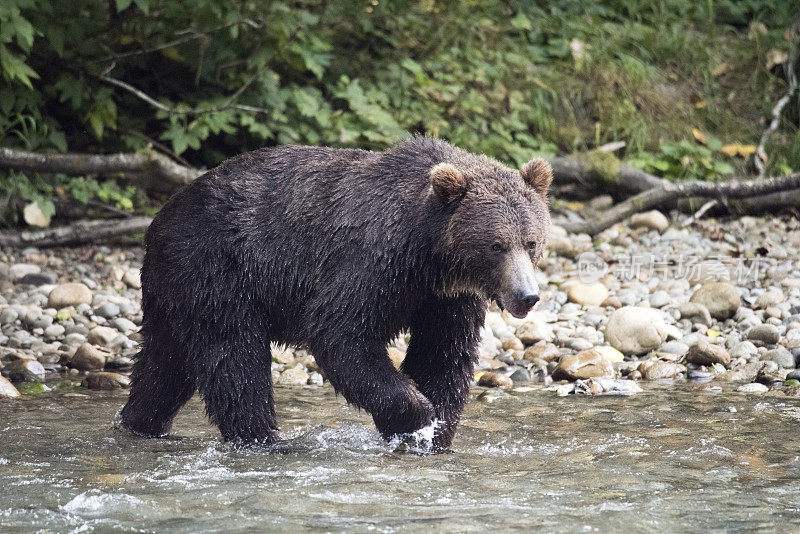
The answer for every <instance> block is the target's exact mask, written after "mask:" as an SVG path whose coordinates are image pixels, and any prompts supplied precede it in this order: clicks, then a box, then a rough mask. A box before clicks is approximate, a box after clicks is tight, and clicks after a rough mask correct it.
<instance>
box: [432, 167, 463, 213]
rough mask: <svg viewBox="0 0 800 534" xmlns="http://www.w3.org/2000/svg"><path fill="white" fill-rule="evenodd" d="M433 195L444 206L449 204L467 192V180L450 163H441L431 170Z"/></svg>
mask: <svg viewBox="0 0 800 534" xmlns="http://www.w3.org/2000/svg"><path fill="white" fill-rule="evenodd" d="M431 186H432V187H433V194H434V195H436V198H437V199H439V201H440V202H441V203H442V204H449V203H451V202H452V201H454V200H456V199H457V198H459V197H461V196H463V195H464V193H466V192H467V179H466V178H464V175H463V174H462V173H461V171H459V170H458V169H456V168H455V167H454V166H453V165H451V164H449V163H439V164H438V165H436V166H435V167H433V168H432V169H431Z"/></svg>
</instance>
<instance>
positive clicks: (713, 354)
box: [686, 343, 731, 365]
mask: <svg viewBox="0 0 800 534" xmlns="http://www.w3.org/2000/svg"><path fill="white" fill-rule="evenodd" d="M686 361H687V362H689V363H694V364H697V365H714V364H716V363H719V364H722V365H729V364H730V363H731V355H730V354H729V353H728V351H727V350H725V347H722V346H720V345H714V344H711V343H696V344H694V345H692V346H691V347H689V351H688V352H687V353H686Z"/></svg>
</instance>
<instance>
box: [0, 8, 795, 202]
mask: <svg viewBox="0 0 800 534" xmlns="http://www.w3.org/2000/svg"><path fill="white" fill-rule="evenodd" d="M789 4H791V2H774V1H771V0H713V1H708V2H690V1H688V0H668V1H665V2H651V1H649V0H633V1H630V0H626V1H622V0H604V1H602V2H596V1H593V0H559V1H556V2H546V3H542V2H537V3H534V2H519V1H512V2H495V1H493V0H466V1H463V2H443V1H441V0H423V1H421V2H406V1H401V0H380V1H377V0H371V1H364V0H335V1H324V0H309V1H306V2H286V1H283V0H248V1H246V2H234V1H232V0H185V1H183V2H177V1H174V0H114V1H112V2H108V1H105V0H71V1H69V2H64V1H58V0H4V2H2V3H0V74H1V75H2V76H0V145H3V146H11V147H21V148H25V149H28V150H36V151H42V152H46V151H57V152H66V151H82V152H98V153H105V152H115V151H123V152H130V151H135V150H139V149H142V148H144V147H146V146H147V145H148V144H149V143H150V142H151V141H155V142H157V143H160V144H163V145H166V146H167V147H168V150H170V151H172V152H173V155H176V156H180V157H182V158H184V159H185V160H187V161H188V162H189V163H190V164H192V165H195V166H198V167H200V166H204V167H210V166H213V165H215V164H217V163H218V162H220V161H221V160H222V159H224V158H226V157H229V156H231V155H234V154H237V153H240V152H243V151H245V150H249V149H252V148H256V147H258V146H263V145H271V144H284V143H304V144H324V145H331V146H352V147H362V148H368V149H382V148H385V147H386V146H388V145H390V144H392V143H394V142H395V141H397V140H398V139H400V138H402V137H404V136H406V135H408V133H409V132H413V133H424V134H429V135H436V136H440V137H444V138H447V139H449V140H450V141H452V142H453V143H455V144H458V145H460V146H462V147H464V148H466V149H468V150H472V151H476V152H483V153H486V154H488V155H490V156H493V157H496V158H498V159H500V160H502V161H504V162H506V163H509V164H512V165H520V164H521V163H523V162H525V161H527V160H528V159H530V158H531V157H532V156H535V155H549V154H554V153H556V152H574V151H589V150H591V149H593V148H595V147H597V146H599V145H601V144H604V143H607V142H610V141H620V140H623V141H626V143H627V156H628V157H629V158H630V157H634V158H635V162H636V163H637V164H638V165H640V166H642V167H643V168H647V169H649V170H651V171H653V172H657V173H659V174H664V175H666V176H670V177H675V178H678V179H684V178H690V177H710V178H718V177H720V176H723V175H726V174H730V172H731V169H730V167H729V166H730V164H731V163H732V162H733V163H735V166H736V170H739V171H747V170H748V168H747V162H746V160H744V159H742V160H732V159H731V158H729V157H727V156H725V155H724V154H721V153H720V152H719V151H718V150H714V149H711V148H710V147H703V146H701V145H698V144H696V143H694V142H688V141H685V139H686V138H687V126H688V127H695V128H699V129H701V130H703V131H705V132H709V133H710V134H713V135H714V136H716V137H718V138H720V139H722V140H724V141H725V142H726V143H733V142H739V143H749V144H752V143H754V142H756V141H757V139H758V137H759V136H760V133H761V130H762V128H763V126H762V124H761V119H762V118H763V117H764V116H766V115H767V114H768V112H769V110H770V108H771V106H772V105H773V103H774V101H775V100H777V98H778V95H780V94H781V93H782V92H783V91H785V81H784V80H783V79H782V78H781V77H780V76H777V75H776V74H775V73H774V72H770V71H768V70H767V68H766V67H765V57H766V54H767V52H768V51H769V50H770V49H772V48H776V49H778V50H783V51H786V50H788V46H789V45H788V42H787V41H786V39H785V38H784V36H783V33H784V31H785V30H786V28H787V26H788V25H789V24H790V21H791V20H792V16H793V8H792V7H791V6H790V5H789ZM721 66H725V68H724V69H723V68H722V67H721ZM109 79H111V80H112V81H108V80H109ZM113 80H117V81H118V82H119V83H113ZM798 109H800V106H797V105H794V106H790V107H789V108H787V115H786V120H785V121H784V123H783V125H782V128H781V130H780V131H779V132H778V133H777V134H776V135H775V136H774V137H773V140H772V141H771V143H770V145H769V146H768V147H767V149H768V152H769V153H770V155H771V156H772V160H771V164H772V169H774V170H776V171H777V170H781V169H791V168H800V134H798V124H799V123H800V118H799V117H798ZM160 150H161V149H160ZM622 155H623V156H625V154H622ZM114 183H115V182H113V180H106V181H100V182H98V181H94V180H91V179H86V178H77V179H66V178H64V177H47V178H46V179H44V178H41V177H37V176H27V175H21V174H18V173H14V174H12V173H6V174H4V175H0V191H2V192H3V193H5V194H6V195H17V196H19V197H21V198H25V199H29V198H33V199H34V200H37V201H39V199H43V200H51V199H52V197H53V196H54V195H56V194H57V193H58V191H62V190H63V191H64V193H65V195H66V198H74V199H78V200H81V201H84V202H88V201H99V202H103V203H107V204H111V205H113V206H115V207H117V208H120V209H125V210H130V209H131V208H137V209H142V208H143V207H144V206H142V205H140V204H137V201H136V194H135V192H131V191H130V190H129V189H126V188H118V190H114V189H113V186H112V185H111V184H114ZM92 184H93V185H92ZM23 195H27V196H23Z"/></svg>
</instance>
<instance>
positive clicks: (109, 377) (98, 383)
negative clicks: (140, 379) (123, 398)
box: [86, 371, 131, 390]
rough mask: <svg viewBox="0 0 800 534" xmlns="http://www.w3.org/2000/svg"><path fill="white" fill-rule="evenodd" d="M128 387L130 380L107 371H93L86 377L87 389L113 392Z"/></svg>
mask: <svg viewBox="0 0 800 534" xmlns="http://www.w3.org/2000/svg"><path fill="white" fill-rule="evenodd" d="M130 385H131V380H130V378H128V377H127V376H125V375H121V374H119V373H112V372H109V371H95V372H93V373H89V375H88V376H87V377H86V386H87V387H88V388H89V389H101V390H113V389H122V388H127V387H130Z"/></svg>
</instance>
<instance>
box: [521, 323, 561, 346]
mask: <svg viewBox="0 0 800 534" xmlns="http://www.w3.org/2000/svg"><path fill="white" fill-rule="evenodd" d="M517 337H518V338H519V340H520V341H522V343H524V344H525V345H533V344H534V343H538V342H539V341H547V342H550V341H553V338H554V337H555V332H554V331H553V327H552V326H550V325H549V324H547V323H545V322H542V321H528V322H525V323H523V324H522V325H521V326H520V327H519V328H517Z"/></svg>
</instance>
